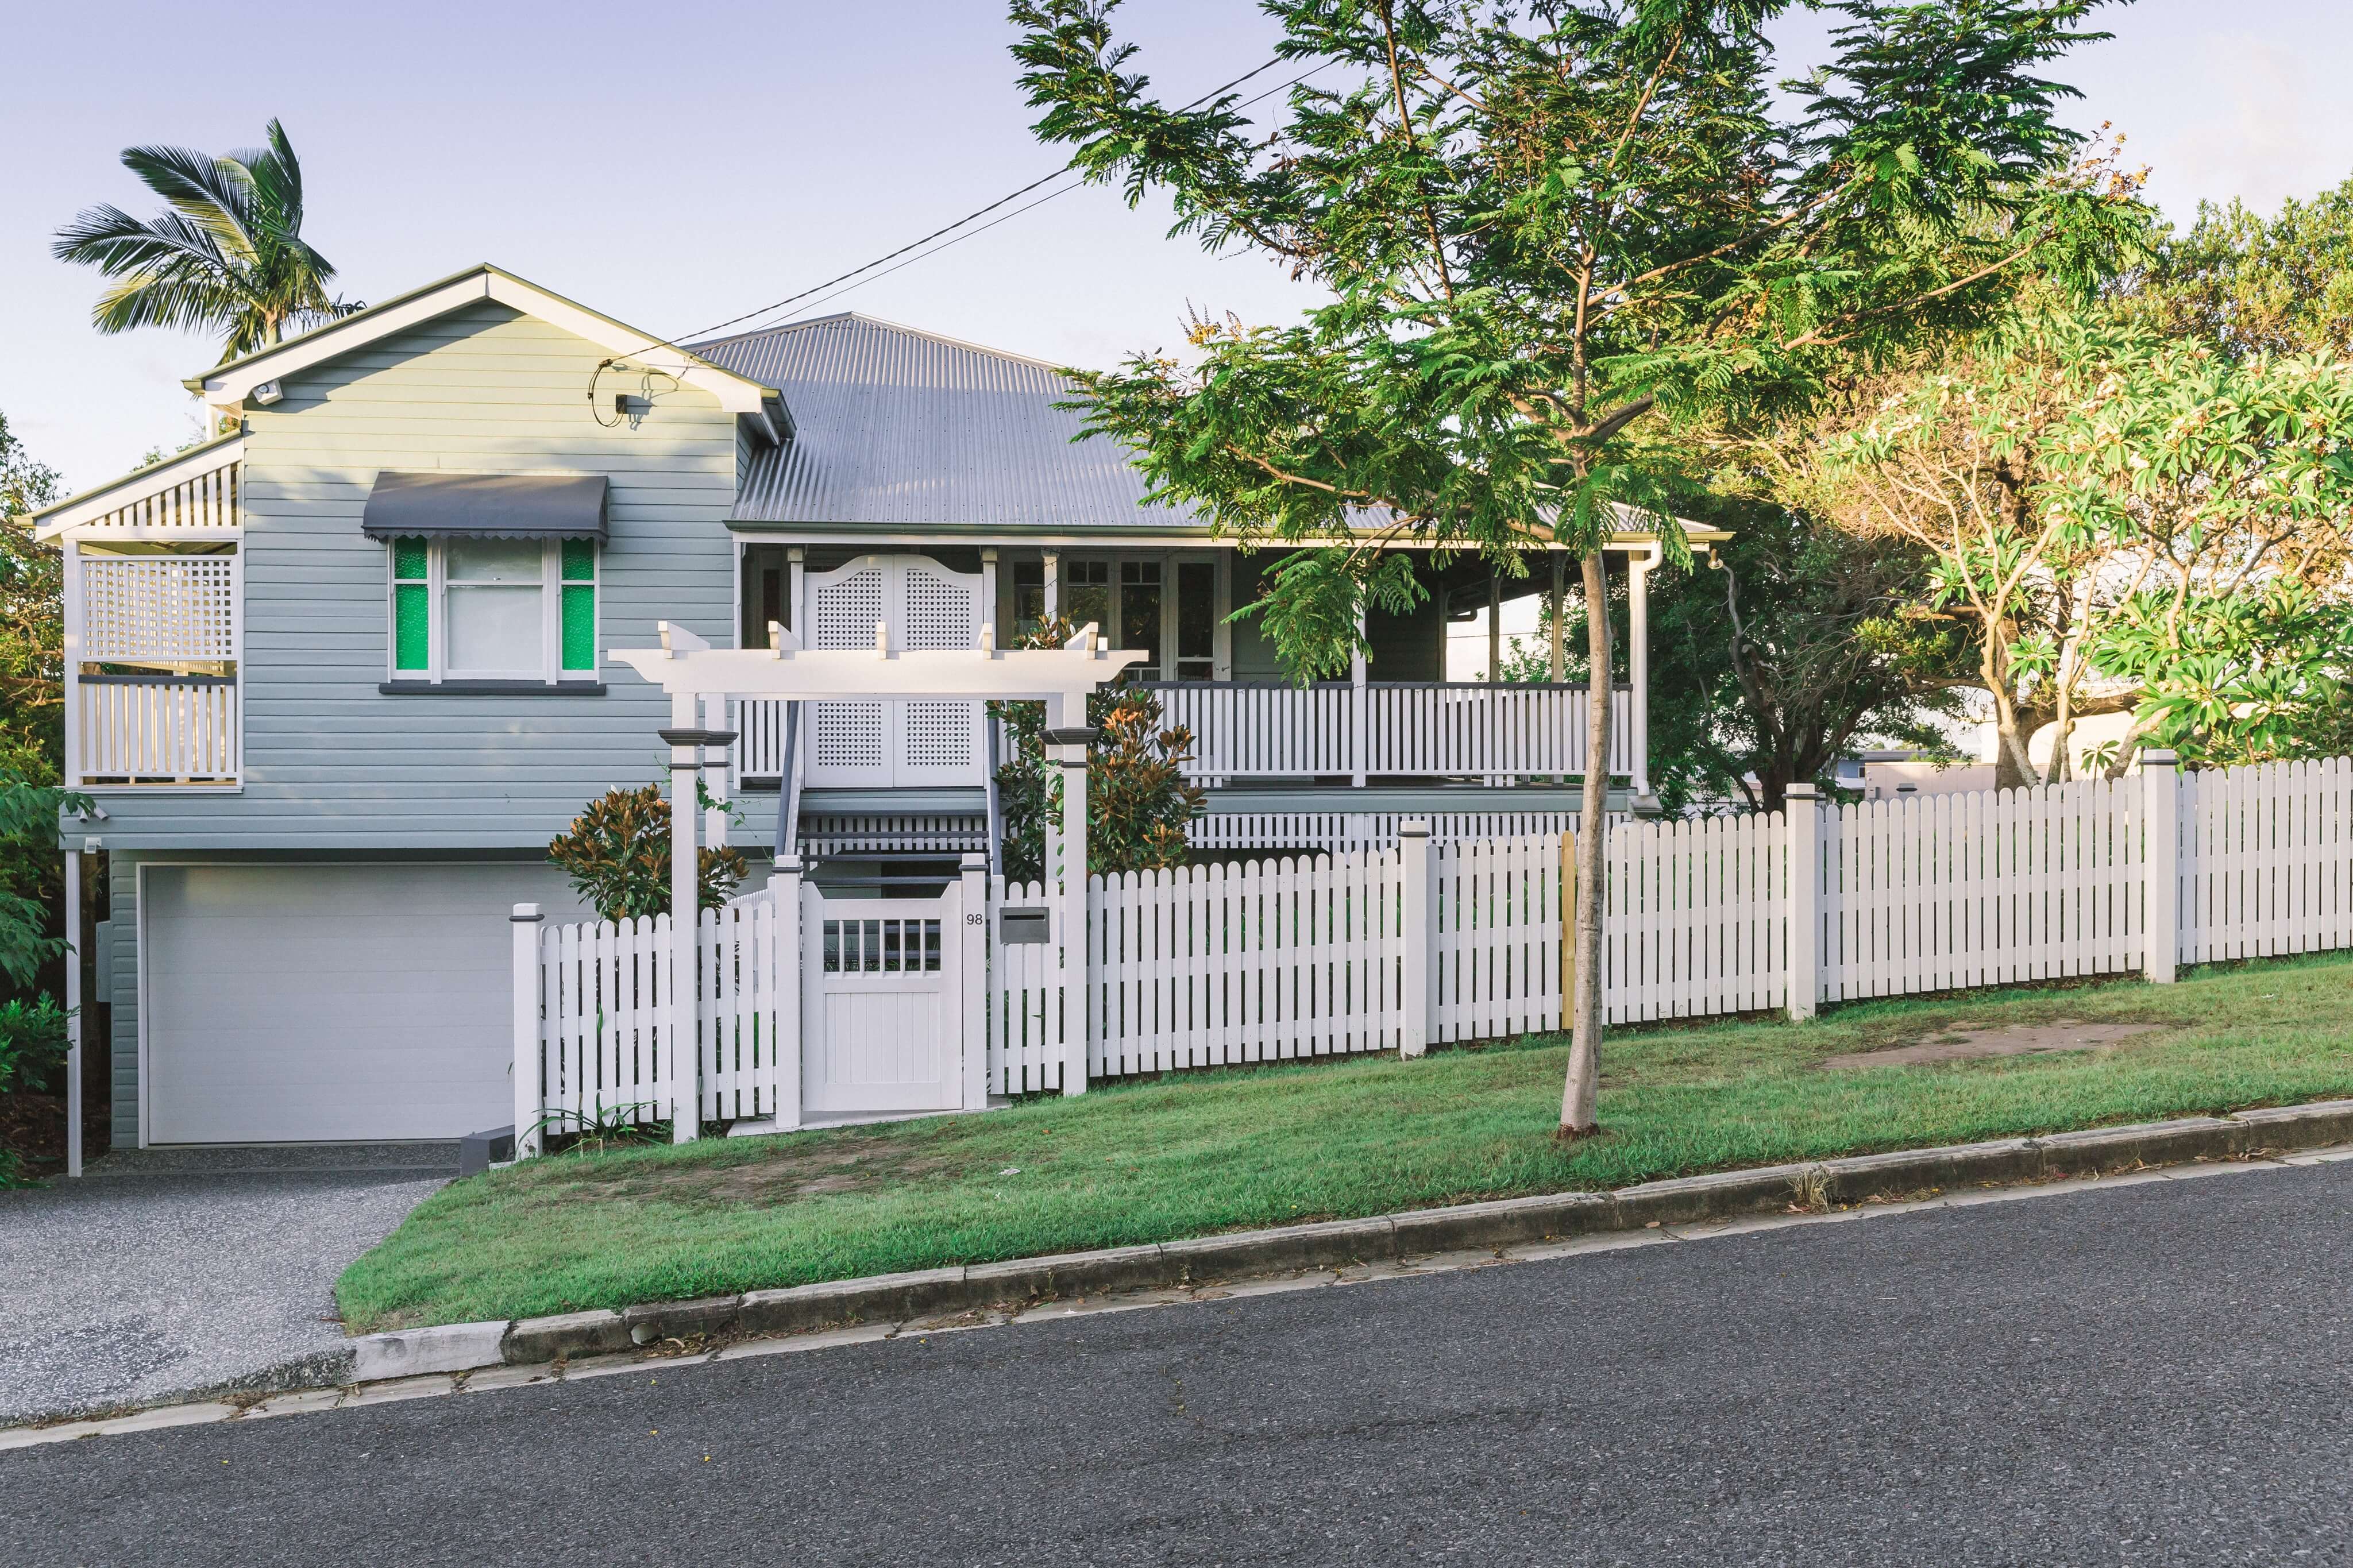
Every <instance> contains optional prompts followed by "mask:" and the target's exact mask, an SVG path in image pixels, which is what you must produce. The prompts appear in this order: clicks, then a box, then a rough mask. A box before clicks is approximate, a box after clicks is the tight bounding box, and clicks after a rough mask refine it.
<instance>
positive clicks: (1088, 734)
mask: <svg viewBox="0 0 2353 1568" xmlns="http://www.w3.org/2000/svg"><path fill="white" fill-rule="evenodd" d="M1102 734H1103V731H1101V730H1098V729H1096V728H1095V727H1094V726H1093V725H1092V724H1066V725H1061V726H1059V727H1057V728H1055V729H1051V730H1049V731H1046V744H1048V745H1050V746H1092V745H1093V744H1094V743H1095V742H1096V740H1097V739H1098V738H1100V737H1101V736H1102Z"/></svg>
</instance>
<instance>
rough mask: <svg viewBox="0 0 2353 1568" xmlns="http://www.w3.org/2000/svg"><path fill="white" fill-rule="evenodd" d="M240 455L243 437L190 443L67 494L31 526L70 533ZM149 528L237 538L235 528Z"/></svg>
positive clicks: (39, 533) (42, 533)
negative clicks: (119, 475)
mask: <svg viewBox="0 0 2353 1568" xmlns="http://www.w3.org/2000/svg"><path fill="white" fill-rule="evenodd" d="M244 457H245V437H242V436H238V437H235V438H234V439H231V440H227V441H220V440H215V441H207V442H206V443H205V444H204V445H203V446H201V447H193V448H191V449H190V450H188V451H185V452H183V453H181V454H180V455H179V456H177V457H175V458H167V459H166V460H164V462H161V463H158V464H156V465H155V466H154V467H153V468H142V469H140V470H138V471H136V472H134V473H131V474H126V475H124V476H123V477H122V478H121V479H114V480H111V481H109V482H108V483H106V484H103V485H100V486H99V487H98V488H97V489H94V490H85V491H83V492H82V493H81V494H80V495H78V496H73V497H69V499H67V500H62V501H59V502H58V504H57V505H55V506H53V507H49V508H47V509H46V510H41V511H37V512H35V513H34V514H33V518H34V521H35V523H36V527H35V529H34V531H33V537H34V538H36V539H55V538H57V537H58V535H59V534H62V533H67V532H69V531H72V530H74V529H76V528H78V527H79V526H81V525H82V524H84V523H88V522H91V521H96V520H97V519H99V518H101V517H105V516H108V515H109V514H111V513H113V512H117V511H120V510H122V509H123V508H124V507H127V506H132V505H134V504H136V503H137V502H139V501H142V500H146V499H147V498H148V497H149V496H152V495H154V494H156V493H157V492H159V491H162V490H168V489H171V488H172V487H173V486H174V485H177V484H181V483H184V482H185V481H186V480H188V479H194V478H195V477H196V476H197V475H198V474H209V473H211V472H212V471H213V470H214V469H216V468H227V467H228V466H229V465H230V464H231V463H235V462H238V461H241V460H242V459H243V458H244ZM152 531H153V532H155V533H157V534H159V535H165V534H168V535H169V536H170V537H172V538H174V539H197V538H202V537H215V536H216V537H221V538H227V539H235V538H236V537H237V531H236V530H234V529H226V530H218V531H210V530H201V529H194V528H172V529H159V530H152ZM126 532H127V531H126Z"/></svg>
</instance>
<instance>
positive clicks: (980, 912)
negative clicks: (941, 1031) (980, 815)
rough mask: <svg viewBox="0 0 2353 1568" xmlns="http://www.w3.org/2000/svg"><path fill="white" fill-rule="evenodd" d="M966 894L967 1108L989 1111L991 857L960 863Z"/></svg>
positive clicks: (962, 979)
mask: <svg viewBox="0 0 2353 1568" xmlns="http://www.w3.org/2000/svg"><path fill="white" fill-rule="evenodd" d="M956 873H957V879H958V881H959V882H960V883H961V884H962V890H961V892H960V894H959V896H958V898H957V900H956V926H957V929H958V930H959V931H961V933H962V935H961V936H960V938H959V940H960V941H961V942H963V943H964V946H963V949H962V951H961V954H960V959H959V962H960V964H961V969H960V972H959V973H958V975H957V987H956V988H957V990H959V991H961V992H962V993H963V994H964V1108H965V1110H987V1109H988V1007H987V989H988V985H989V980H988V857H987V856H986V855H969V854H968V855H966V856H965V857H964V858H963V859H962V860H961V861H959V862H958V863H957V866H956Z"/></svg>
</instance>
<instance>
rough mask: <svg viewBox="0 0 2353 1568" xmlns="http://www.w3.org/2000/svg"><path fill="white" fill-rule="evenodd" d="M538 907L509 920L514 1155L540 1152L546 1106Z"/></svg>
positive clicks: (519, 909)
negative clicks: (541, 1117)
mask: <svg viewBox="0 0 2353 1568" xmlns="http://www.w3.org/2000/svg"><path fill="white" fill-rule="evenodd" d="M544 918H545V917H543V915H542V914H541V913H540V910H539V906H538V905H537V904H517V905H516V906H515V907H514V912H513V913H512V914H511V915H509V916H507V922H508V923H507V930H508V931H511V932H512V933H513V938H514V942H513V947H514V1154H515V1158H516V1159H518V1160H523V1159H528V1158H530V1157H531V1156H532V1155H533V1154H536V1153H538V1152H539V1146H540V1126H539V1120H540V1116H541V1114H542V1105H543V1100H544V1098H545V1097H544V1094H543V1090H542V1089H541V1087H540V1071H541V1068H540V1050H539V1037H540V1027H539V1010H540V995H541V992H540V973H539V932H540V921H542V920H543V919H544Z"/></svg>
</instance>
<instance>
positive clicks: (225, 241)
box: [50, 120, 360, 363]
mask: <svg viewBox="0 0 2353 1568" xmlns="http://www.w3.org/2000/svg"><path fill="white" fill-rule="evenodd" d="M122 166H123V167H124V168H126V169H129V170H130V171H131V172H132V174H136V175H138V176H139V178H140V179H141V181H142V182H143V183H144V184H146V186H147V188H148V189H149V190H151V191H153V192H154V193H155V194H156V195H159V196H161V197H163V198H164V201H165V202H166V203H168V204H170V208H171V210H170V211H168V212H164V213H161V214H158V215H157V216H155V217H154V218H153V219H151V220H149V221H147V222H143V223H142V222H141V221H140V220H139V219H137V218H134V217H132V216H131V215H130V214H129V213H126V212H124V211H123V210H122V209H121V207H118V206H114V205H111V204H110V205H100V206H94V207H91V208H90V209H89V210H88V211H86V212H84V213H82V214H81V215H80V216H78V217H76V218H75V219H74V220H73V222H71V223H69V224H68V225H66V226H65V227H63V228H61V229H59V230H58V237H57V242H56V244H54V245H53V246H51V247H50V249H51V250H52V251H53V252H54V253H55V254H56V256H57V258H58V260H60V261H73V262H79V263H81V264H82V265H84V266H88V267H95V268H98V269H99V271H100V272H101V273H103V274H104V275H105V276H107V277H109V278H111V279H115V280H116V281H115V282H114V283H113V284H112V285H111V287H110V288H108V289H107V290H106V292H104V293H103V294H100V296H99V297H98V304H97V306H96V307H95V308H94V309H93V310H91V312H90V320H91V321H93V322H94V323H96V325H97V327H98V330H99V331H101V332H127V331H130V330H131V329H132V328H133V327H180V328H184V329H187V330H191V331H219V332H222V333H223V334H225V335H226V338H227V342H226V343H225V344H224V345H223V347H222V350H221V359H222V361H223V362H224V363H226V362H227V361H229V360H233V359H236V358H237V357H239V356H240V355H243V354H248V353H252V352H253V351H254V350H256V349H259V348H262V347H265V346H267V345H269V344H271V343H275V342H280V341H282V340H283V339H284V337H285V335H286V333H287V332H288V331H289V330H291V331H302V330H304V329H306V328H308V327H311V326H315V325H317V324H318V323H319V322H321V321H332V320H333V319H334V318H335V317H337V316H343V315H348V314H350V313H351V312H352V311H353V310H358V309H359V308H360V307H359V306H358V305H356V304H353V303H348V302H346V301H344V300H338V299H335V298H333V297H332V296H331V295H329V294H328V292H327V283H328V280H329V279H332V278H333V277H334V275H335V269H334V268H332V267H331V266H329V265H328V264H327V258H325V257H323V256H321V255H320V254H319V253H318V252H317V251H316V250H313V249H312V248H311V246H310V244H309V243H308V242H307V241H305V240H304V239H303V238H302V164H301V161H300V160H299V159H297V158H296V157H295V156H294V149H293V147H292V145H291V144H290V143H289V142H287V140H286V130H285V127H283V126H281V125H280V124H279V122H278V121H275V120H273V121H270V122H269V146H268V147H266V148H252V149H248V150H246V151H243V152H237V153H230V154H228V156H227V157H225V158H215V157H211V156H208V155H207V154H206V153H198V152H195V151H193V150H191V149H189V148H186V147H127V148H125V149H123V153H122Z"/></svg>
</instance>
